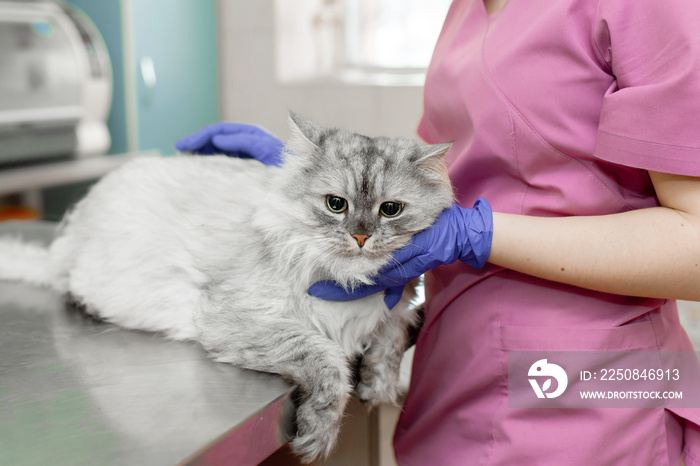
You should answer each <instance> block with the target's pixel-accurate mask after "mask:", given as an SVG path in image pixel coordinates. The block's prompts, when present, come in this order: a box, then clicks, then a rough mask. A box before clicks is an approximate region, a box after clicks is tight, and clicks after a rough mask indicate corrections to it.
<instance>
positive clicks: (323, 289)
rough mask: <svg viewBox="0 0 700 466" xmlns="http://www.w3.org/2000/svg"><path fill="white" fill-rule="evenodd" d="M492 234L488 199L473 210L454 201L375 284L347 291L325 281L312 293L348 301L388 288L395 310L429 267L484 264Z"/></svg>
mask: <svg viewBox="0 0 700 466" xmlns="http://www.w3.org/2000/svg"><path fill="white" fill-rule="evenodd" d="M492 236H493V215H492V213H491V206H490V205H489V203H488V202H487V201H486V199H483V198H479V199H478V200H477V201H476V203H475V204H474V207H473V208H471V209H467V208H463V207H460V206H458V205H457V204H452V206H451V207H449V208H447V209H445V210H444V211H443V212H442V213H441V214H440V216H439V217H438V218H437V220H435V223H433V224H432V225H431V226H430V227H428V228H427V229H425V230H423V231H420V232H418V233H416V234H415V235H414V236H413V238H411V241H410V242H409V243H408V244H407V245H406V246H404V247H403V248H401V249H399V250H398V251H396V252H394V255H393V259H392V261H391V262H390V263H389V264H388V265H386V266H384V267H383V268H382V269H381V270H380V271H379V274H378V275H377V277H376V278H375V284H374V285H361V286H359V287H357V288H355V289H354V290H352V291H348V290H346V289H345V288H343V287H342V286H340V285H338V284H337V283H335V282H333V281H323V282H317V283H314V284H313V285H311V288H309V294H310V295H311V296H315V297H317V298H323V299H328V300H331V301H349V300H353V299H360V298H364V297H366V296H369V295H371V294H374V293H378V292H380V291H385V295H384V302H385V303H386V305H387V307H388V308H389V309H392V308H393V307H394V306H396V304H397V303H398V302H399V300H400V299H401V294H402V293H403V286H404V284H406V283H408V282H409V281H411V280H413V279H414V278H417V277H420V276H421V275H423V274H424V273H425V272H427V271H428V270H432V269H434V268H435V267H437V266H439V265H443V264H452V263H453V262H455V261H457V260H461V261H462V262H464V263H466V264H469V265H471V266H473V267H477V268H481V267H483V266H484V264H486V260H487V259H488V258H489V254H490V252H491V237H492Z"/></svg>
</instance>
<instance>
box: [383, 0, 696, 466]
mask: <svg viewBox="0 0 700 466" xmlns="http://www.w3.org/2000/svg"><path fill="white" fill-rule="evenodd" d="M699 104H700V2H698V1H697V0H676V1H674V2H664V1H659V0H627V1H626V0H617V1H614V0H606V1H603V0H601V1H600V2H598V1H597V0H509V1H508V2H507V3H506V5H505V6H504V7H503V8H502V9H501V10H499V11H497V12H495V13H493V14H491V15H487V13H486V11H485V8H484V5H483V3H482V1H481V0H474V1H467V0H455V1H454V3H453V4H452V6H451V8H450V11H449V13H448V15H447V19H446V21H445V25H444V27H443V30H442V33H441V35H440V38H439V40H438V43H437V45H436V48H435V52H434V55H433V59H432V62H431V65H430V68H429V71H428V76H427V80H426V85H425V102H424V115H423V118H422V120H421V122H420V125H419V128H418V132H419V135H420V136H421V137H422V138H423V139H425V140H426V141H427V142H429V143H438V142H448V141H451V142H453V143H454V144H453V146H452V148H451V150H450V153H449V155H448V164H449V173H450V178H451V180H452V182H453V184H454V187H455V193H456V197H457V200H458V202H459V204H460V205H462V206H467V207H471V206H472V205H473V203H474V201H475V200H476V199H477V197H479V196H483V197H484V198H486V199H488V200H489V202H490V203H491V205H492V207H493V210H494V211H498V212H509V213H517V214H524V215H533V216H568V215H601V214H612V213H617V212H624V211H628V210H632V209H640V208H645V207H651V206H656V205H658V201H657V199H656V197H655V194H654V189H653V186H652V184H651V182H650V179H649V175H648V173H647V170H654V171H660V172H667V173H674V174H684V175H693V176H700V111H699V110H698V105H699ZM640 253H643V251H640ZM426 288H427V290H426V292H427V297H428V299H427V307H426V310H425V323H424V326H423V329H422V331H421V333H420V335H419V337H418V341H417V344H416V353H415V359H414V364H413V375H412V380H411V385H410V389H409V392H408V394H407V397H406V399H405V403H404V409H403V413H402V415H401V417H400V419H399V423H398V425H397V428H396V433H395V438H394V447H395V453H396V458H397V461H398V463H399V464H400V465H416V466H424V465H472V464H503V465H522V464H546V465H550V464H557V465H569V464H584V465H591V464H605V465H612V464H625V465H627V464H629V465H663V464H677V462H678V459H679V457H680V456H681V452H683V455H684V459H685V462H686V464H687V465H695V464H700V428H698V424H700V410H699V409H694V408H693V409H675V410H673V411H671V410H667V409H662V408H657V409H642V408H640V409H593V408H590V409H516V408H509V407H508V401H507V394H508V384H507V368H508V367H507V354H508V352H509V351H516V350H561V351H564V350H566V351H574V350H575V351H590V350H674V351H676V350H691V349H692V345H691V343H690V341H689V339H688V337H687V335H686V334H685V332H684V330H683V329H682V327H681V326H680V323H679V320H678V313H677V310H676V305H675V302H674V301H666V300H659V299H642V298H635V297H626V296H616V295H610V294H604V293H599V292H594V291H588V290H584V289H580V288H576V287H572V286H566V285H561V284H556V283H553V282H549V281H546V280H541V279H537V278H533V277H530V276H526V275H523V274H520V273H517V272H514V271H511V270H504V269H502V268H498V267H495V266H490V265H487V266H486V268H484V269H482V270H475V269H472V268H470V267H468V266H466V265H464V264H461V263H456V264H454V265H452V266H446V267H440V268H438V269H436V270H435V271H433V272H432V273H430V274H428V276H427V278H426ZM698 389H699V390H700V387H698Z"/></svg>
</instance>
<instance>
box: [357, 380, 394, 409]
mask: <svg viewBox="0 0 700 466" xmlns="http://www.w3.org/2000/svg"><path fill="white" fill-rule="evenodd" d="M357 395H358V396H359V397H360V400H362V402H363V403H364V404H365V405H366V406H367V407H369V408H373V407H374V406H377V405H379V404H382V403H389V404H392V405H394V406H399V398H400V396H401V390H400V389H399V384H398V380H397V377H394V376H389V377H380V376H377V375H376V374H372V376H367V375H366V374H365V376H364V377H361V378H360V382H359V383H358V384H357Z"/></svg>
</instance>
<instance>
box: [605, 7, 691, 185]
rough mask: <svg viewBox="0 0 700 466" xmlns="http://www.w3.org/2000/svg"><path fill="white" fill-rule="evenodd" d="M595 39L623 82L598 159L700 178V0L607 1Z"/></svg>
mask: <svg viewBox="0 0 700 466" xmlns="http://www.w3.org/2000/svg"><path fill="white" fill-rule="evenodd" d="M595 24H596V30H595V31H594V33H595V41H596V45H597V47H598V50H599V51H600V53H601V55H602V58H603V60H605V62H606V63H607V64H608V65H609V66H610V71H611V72H612V74H613V75H614V76H615V77H616V82H615V84H613V86H611V87H610V89H608V91H607V93H606V95H605V98H604V100H603V106H602V112H601V118H600V126H599V129H598V135H597V139H596V148H595V156H596V157H598V158H600V159H603V160H607V161H609V162H613V163H617V164H620V165H627V166H631V167H635V168H642V169H646V170H652V171H658V172H664V173H672V174H678V175H689V176H700V110H699V109H698V107H699V106H700V2H698V1H696V0H674V1H673V2H664V1H659V0H637V1H635V2H618V1H601V2H600V3H599V5H598V11H597V18H596V22H595Z"/></svg>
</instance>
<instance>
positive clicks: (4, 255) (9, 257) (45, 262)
mask: <svg viewBox="0 0 700 466" xmlns="http://www.w3.org/2000/svg"><path fill="white" fill-rule="evenodd" d="M52 269H53V268H52V267H51V260H50V256H49V250H48V248H47V247H46V246H44V245H41V244H39V243H28V242H25V241H22V240H21V239H18V238H12V237H0V280H16V281H23V282H27V283H31V284H33V285H42V286H50V287H52V288H54V287H55V286H56V285H55V278H54V273H53V271H52Z"/></svg>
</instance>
